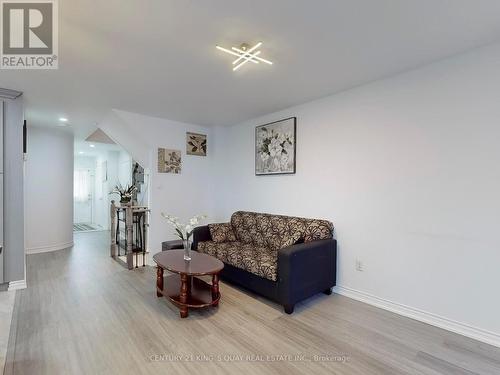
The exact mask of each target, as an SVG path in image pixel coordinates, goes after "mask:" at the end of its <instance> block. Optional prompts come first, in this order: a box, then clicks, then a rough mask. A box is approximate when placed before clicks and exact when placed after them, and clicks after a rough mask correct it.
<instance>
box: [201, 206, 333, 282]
mask: <svg viewBox="0 0 500 375" xmlns="http://www.w3.org/2000/svg"><path fill="white" fill-rule="evenodd" d="M209 230H210V234H211V236H212V241H205V242H199V243H198V251H199V252H202V253H206V254H209V255H212V256H214V257H216V258H218V259H220V260H221V261H223V262H224V263H227V264H230V265H232V266H234V267H238V268H241V269H244V270H246V271H248V272H251V273H253V274H255V275H258V276H261V277H263V278H266V279H268V280H272V281H276V280H277V276H278V250H280V249H283V248H285V247H289V246H293V245H295V244H297V243H299V242H311V241H318V240H326V239H331V238H332V237H333V224H332V223H331V222H329V221H327V220H318V219H304V218H300V217H293V216H282V215H270V214H262V213H255V212H243V211H238V212H235V213H234V214H233V215H232V217H231V223H224V224H209Z"/></svg>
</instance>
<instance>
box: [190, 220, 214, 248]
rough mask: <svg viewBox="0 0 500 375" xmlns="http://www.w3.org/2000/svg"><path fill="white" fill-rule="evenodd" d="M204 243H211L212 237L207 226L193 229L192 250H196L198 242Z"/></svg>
mask: <svg viewBox="0 0 500 375" xmlns="http://www.w3.org/2000/svg"><path fill="white" fill-rule="evenodd" d="M204 241H212V236H211V234H210V230H209V229H208V225H202V226H200V227H196V228H194V231H193V245H192V247H191V248H192V249H193V250H198V242H204Z"/></svg>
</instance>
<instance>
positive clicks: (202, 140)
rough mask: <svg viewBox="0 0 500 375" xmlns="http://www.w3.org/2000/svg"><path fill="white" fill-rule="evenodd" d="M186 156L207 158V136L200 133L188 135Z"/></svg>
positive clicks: (188, 133)
mask: <svg viewBox="0 0 500 375" xmlns="http://www.w3.org/2000/svg"><path fill="white" fill-rule="evenodd" d="M186 154H188V155H197V156H207V136H206V135H205V134H198V133H190V132H187V133H186Z"/></svg>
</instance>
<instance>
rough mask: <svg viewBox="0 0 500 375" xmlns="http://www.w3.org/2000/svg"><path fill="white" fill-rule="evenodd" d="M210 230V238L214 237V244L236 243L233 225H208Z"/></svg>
mask: <svg viewBox="0 0 500 375" xmlns="http://www.w3.org/2000/svg"><path fill="white" fill-rule="evenodd" d="M208 229H209V230H210V236H212V240H213V241H214V242H217V243H221V242H234V241H236V236H235V235H234V232H233V226H232V225H231V223H219V224H208Z"/></svg>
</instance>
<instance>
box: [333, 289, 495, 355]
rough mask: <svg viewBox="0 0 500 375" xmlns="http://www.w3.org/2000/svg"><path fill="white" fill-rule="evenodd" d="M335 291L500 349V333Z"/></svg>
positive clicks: (351, 292) (365, 295)
mask: <svg viewBox="0 0 500 375" xmlns="http://www.w3.org/2000/svg"><path fill="white" fill-rule="evenodd" d="M333 291H334V292H335V293H337V294H341V295H343V296H345V297H349V298H352V299H355V300H357V301H361V302H364V303H367V304H369V305H373V306H376V307H379V308H381V309H384V310H388V311H391V312H393V313H396V314H399V315H403V316H406V317H408V318H412V319H415V320H418V321H421V322H424V323H427V324H430V325H433V326H436V327H439V328H443V329H445V330H447V331H451V332H454V333H458V334H460V335H463V336H467V337H470V338H472V339H474V340H478V341H481V342H484V343H487V344H490V345H494V346H497V347H500V334H498V333H494V332H490V331H487V330H484V329H481V328H477V327H473V326H470V325H468V324H465V323H460V322H457V321H455V320H451V319H448V318H445V317H442V316H439V315H436V314H432V313H429V312H426V311H422V310H419V309H415V308H413V307H410V306H406V305H403V304H400V303H397V302H392V301H389V300H386V299H383V298H380V297H376V296H374V295H371V294H368V293H365V292H361V291H359V290H355V289H351V288H348V287H343V286H336V287H335V288H334V289H333Z"/></svg>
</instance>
